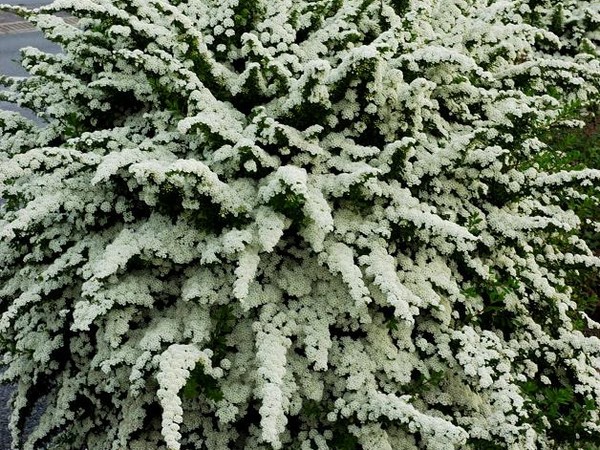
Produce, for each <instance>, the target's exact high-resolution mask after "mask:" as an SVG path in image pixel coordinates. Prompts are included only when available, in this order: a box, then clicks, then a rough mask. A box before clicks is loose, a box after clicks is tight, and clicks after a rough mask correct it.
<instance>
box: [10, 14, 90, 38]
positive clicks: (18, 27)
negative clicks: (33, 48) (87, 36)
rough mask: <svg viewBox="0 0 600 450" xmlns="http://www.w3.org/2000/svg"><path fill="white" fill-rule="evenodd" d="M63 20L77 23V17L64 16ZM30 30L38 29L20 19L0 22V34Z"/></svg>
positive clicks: (73, 23) (28, 31)
mask: <svg viewBox="0 0 600 450" xmlns="http://www.w3.org/2000/svg"><path fill="white" fill-rule="evenodd" d="M64 21H65V22H66V23H68V24H70V25H77V22H78V21H79V19H78V18H77V17H65V18H64ZM32 31H38V29H37V28H36V27H35V26H34V25H32V24H30V23H29V22H26V21H24V20H20V21H18V22H8V23H0V35H2V34H16V33H31V32H32Z"/></svg>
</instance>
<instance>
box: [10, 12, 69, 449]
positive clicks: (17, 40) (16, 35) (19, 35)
mask: <svg viewBox="0 0 600 450" xmlns="http://www.w3.org/2000/svg"><path fill="white" fill-rule="evenodd" d="M0 3H5V4H6V3H8V4H13V5H22V6H27V7H29V8H35V7H39V6H42V5H44V4H48V3H50V2H48V1H39V0H20V1H16V2H15V1H13V2H10V1H6V0H0ZM19 22H21V19H20V18H18V17H16V16H14V15H12V14H8V13H5V12H0V73H2V74H3V75H9V76H19V77H20V76H27V75H28V74H27V72H26V71H25V70H24V69H23V68H22V67H21V66H20V65H19V63H18V61H19V60H20V53H19V49H21V48H23V47H29V46H31V47H36V48H39V49H40V50H42V51H45V52H52V53H55V52H58V51H60V47H59V46H58V45H56V44H54V43H52V42H49V41H47V40H46V39H44V38H43V36H42V35H41V33H39V32H35V31H33V32H32V31H29V29H28V28H27V27H25V26H23V25H24V24H22V23H21V24H19ZM15 30H16V31H15ZM0 89H2V87H1V86H0ZM0 109H5V110H11V111H18V112H21V113H22V114H23V115H25V116H27V117H29V118H31V119H36V116H35V114H33V113H32V112H31V111H28V110H25V109H23V108H19V107H18V106H16V105H12V104H10V103H6V102H0ZM38 121H39V119H38ZM1 138H2V137H1V136H0V139H1ZM13 390H14V387H12V386H0V450H11V446H10V433H9V432H8V428H7V425H8V421H9V417H10V409H9V408H8V400H9V398H10V395H11V393H12V391H13ZM42 408H43V407H42V406H38V407H37V408H35V411H34V414H33V418H32V419H31V420H29V421H28V425H29V427H31V426H33V425H34V424H35V422H36V418H37V417H39V414H40V413H41V411H42ZM29 427H28V428H29Z"/></svg>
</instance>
